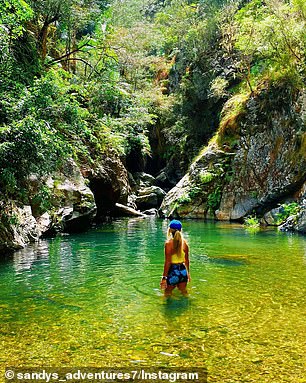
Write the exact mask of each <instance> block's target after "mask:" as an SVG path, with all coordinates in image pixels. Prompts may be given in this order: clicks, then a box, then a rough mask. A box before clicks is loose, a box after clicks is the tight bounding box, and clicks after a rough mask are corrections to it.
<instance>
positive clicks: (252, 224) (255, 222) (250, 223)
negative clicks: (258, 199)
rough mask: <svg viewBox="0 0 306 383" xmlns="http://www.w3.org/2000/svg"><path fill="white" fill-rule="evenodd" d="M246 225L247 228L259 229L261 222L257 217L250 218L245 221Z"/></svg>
mask: <svg viewBox="0 0 306 383" xmlns="http://www.w3.org/2000/svg"><path fill="white" fill-rule="evenodd" d="M244 225H245V226H246V227H247V228H259V226H260V222H259V219H258V218H257V217H256V215H253V216H251V215H250V216H248V217H246V218H245V219H244Z"/></svg>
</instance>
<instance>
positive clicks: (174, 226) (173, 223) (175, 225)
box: [169, 219, 182, 230]
mask: <svg viewBox="0 0 306 383" xmlns="http://www.w3.org/2000/svg"><path fill="white" fill-rule="evenodd" d="M169 227H170V229H175V230H182V224H181V222H180V221H178V220H176V219H173V220H172V221H171V222H170V223H169Z"/></svg>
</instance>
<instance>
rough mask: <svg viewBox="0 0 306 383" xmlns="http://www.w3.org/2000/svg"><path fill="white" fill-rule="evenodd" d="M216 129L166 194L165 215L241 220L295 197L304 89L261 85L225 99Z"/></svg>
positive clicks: (302, 171)
mask: <svg viewBox="0 0 306 383" xmlns="http://www.w3.org/2000/svg"><path fill="white" fill-rule="evenodd" d="M221 117H222V118H221V122H220V127H219V131H218V133H217V135H216V137H215V138H214V139H213V140H212V142H211V143H210V144H209V146H208V147H207V148H205V149H204V150H203V152H202V153H201V154H200V155H199V156H198V158H197V159H196V161H195V162H194V163H193V164H192V165H191V167H190V170H189V172H188V174H187V175H186V176H185V177H184V178H183V179H182V180H181V181H180V182H179V183H178V184H177V185H176V186H175V187H174V188H173V189H172V190H171V191H170V192H169V193H168V194H167V196H166V198H165V199H164V201H163V204H162V206H161V210H162V212H163V214H164V215H166V216H170V215H173V216H179V217H191V218H199V217H201V218H205V217H209V216H214V217H215V218H216V219H218V220H242V219H243V218H244V217H245V216H247V215H250V214H257V215H259V216H262V215H263V214H264V213H266V212H268V211H269V210H271V209H273V208H275V207H277V205H278V204H280V203H283V202H286V201H292V200H298V199H299V198H300V199H301V196H302V188H303V185H304V183H305V180H306V133H305V125H306V93H305V91H304V92H295V93H293V92H291V90H290V88H287V87H286V86H285V85H284V86H282V87H278V88H275V87H269V86H266V87H263V88H262V89H261V90H260V91H258V92H257V93H256V94H253V95H250V96H248V97H246V96H245V97H241V98H240V99H237V98H236V99H231V100H229V101H228V102H227V104H225V106H224V108H223V112H222V116H221Z"/></svg>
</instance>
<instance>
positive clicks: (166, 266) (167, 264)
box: [160, 242, 172, 285]
mask: <svg viewBox="0 0 306 383" xmlns="http://www.w3.org/2000/svg"><path fill="white" fill-rule="evenodd" d="M171 250H172V248H171V244H170V243H169V242H166V243H165V263H164V272H163V276H164V277H166V276H167V275H168V271H169V268H170V265H171ZM166 282H167V280H166V279H162V280H161V282H160V284H161V285H162V284H164V283H166Z"/></svg>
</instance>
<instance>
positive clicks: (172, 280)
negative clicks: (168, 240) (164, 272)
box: [167, 263, 188, 286]
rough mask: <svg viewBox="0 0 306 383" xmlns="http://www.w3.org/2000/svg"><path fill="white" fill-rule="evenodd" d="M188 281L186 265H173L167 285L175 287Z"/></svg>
mask: <svg viewBox="0 0 306 383" xmlns="http://www.w3.org/2000/svg"><path fill="white" fill-rule="evenodd" d="M187 281H188V273H187V270H186V266H185V265H184V263H172V264H171V266H170V269H169V271H168V278H167V284H168V285H170V286H175V285H177V284H178V283H181V282H187Z"/></svg>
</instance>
